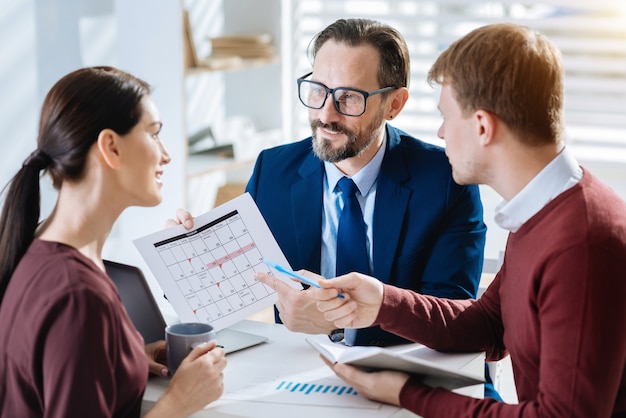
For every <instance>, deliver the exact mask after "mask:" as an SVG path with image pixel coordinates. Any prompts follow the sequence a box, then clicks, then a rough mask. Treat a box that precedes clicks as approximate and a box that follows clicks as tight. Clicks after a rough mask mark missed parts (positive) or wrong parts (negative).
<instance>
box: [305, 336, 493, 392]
mask: <svg viewBox="0 0 626 418" xmlns="http://www.w3.org/2000/svg"><path fill="white" fill-rule="evenodd" d="M324 339H325V340H326V341H324ZM306 340H307V342H308V343H309V344H310V345H311V346H312V347H313V348H315V349H316V350H317V351H319V352H320V353H321V354H322V355H323V356H324V357H325V358H326V359H327V360H328V361H330V362H331V363H345V364H350V365H352V366H355V367H358V368H360V369H363V370H366V371H374V370H398V371H402V372H406V373H409V374H414V375H417V376H420V377H421V378H422V382H423V383H424V384H426V385H428V386H431V387H442V388H445V389H449V390H454V389H458V388H461V387H465V386H472V385H477V384H481V383H484V382H485V376H484V374H483V373H478V374H476V373H470V372H467V371H465V369H466V366H468V365H469V364H470V363H473V362H474V361H481V362H484V358H485V357H484V353H442V352H439V351H436V350H432V349H430V348H428V347H426V346H424V345H422V344H405V345H401V346H394V347H372V346H366V347H360V346H359V347H357V346H354V347H349V346H346V345H343V344H336V343H332V342H330V341H328V339H327V338H325V336H324V337H320V338H317V337H307V338H306ZM468 369H470V370H471V369H472V368H468ZM474 369H476V368H475V367H474ZM479 369H480V370H481V371H482V370H483V369H482V368H479Z"/></svg>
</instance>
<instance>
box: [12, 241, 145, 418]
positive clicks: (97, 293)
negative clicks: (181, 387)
mask: <svg viewBox="0 0 626 418" xmlns="http://www.w3.org/2000/svg"><path fill="white" fill-rule="evenodd" d="M0 341H2V343H1V344H0V416H3V417H20V418H26V417H65V418H67V417H81V418H84V417H92V418H93V417H113V416H115V417H139V414H140V409H141V399H142V397H143V392H144V390H145V388H146V385H147V379H148V362H147V359H146V355H145V351H144V343H143V339H142V337H141V335H140V334H139V333H138V332H137V330H136V329H135V327H134V326H133V324H132V322H131V320H130V318H129V317H128V315H127V313H126V310H125V309H124V306H123V304H122V302H121V300H120V298H119V296H118V294H117V289H116V287H115V285H114V284H113V282H112V281H111V279H110V278H109V277H108V276H107V275H106V274H105V273H104V272H103V271H101V270H100V269H99V268H98V267H97V266H96V265H95V264H94V263H93V262H92V261H91V260H89V259H88V258H87V257H85V256H83V255H82V254H81V253H80V252H78V251H77V250H76V249H74V248H72V247H69V246H67V245H63V244H59V243H55V242H49V241H41V240H38V239H35V240H34V241H33V243H32V244H31V245H30V247H29V249H28V251H27V252H26V254H25V255H24V257H23V258H22V260H21V262H20V264H19V265H18V267H17V269H16V271H15V273H14V274H13V277H12V278H11V281H10V283H9V286H8V289H7V291H6V294H5V296H4V299H3V300H2V304H1V305H0Z"/></svg>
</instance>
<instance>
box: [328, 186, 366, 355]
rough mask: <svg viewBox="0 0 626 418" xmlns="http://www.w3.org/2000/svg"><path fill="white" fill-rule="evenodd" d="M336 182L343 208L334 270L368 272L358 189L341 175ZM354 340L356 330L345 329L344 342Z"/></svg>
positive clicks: (352, 341)
mask: <svg viewBox="0 0 626 418" xmlns="http://www.w3.org/2000/svg"><path fill="white" fill-rule="evenodd" d="M338 184H339V188H340V189H341V193H342V198H343V209H342V211H341V215H340V217H339V227H338V228H337V265H336V270H335V271H336V273H337V276H340V275H342V274H345V273H350V272H352V271H356V272H359V273H365V274H369V272H370V271H369V270H370V269H369V257H368V255H367V246H366V242H365V240H366V238H365V222H364V221H363V212H361V206H360V205H359V201H358V200H357V198H356V194H355V193H356V191H357V190H358V189H357V187H356V185H355V184H354V182H353V181H352V179H350V178H348V177H342V178H341V179H340V180H339V183H338ZM355 340H356V330H355V329H346V330H345V331H344V342H345V344H346V345H354V342H355Z"/></svg>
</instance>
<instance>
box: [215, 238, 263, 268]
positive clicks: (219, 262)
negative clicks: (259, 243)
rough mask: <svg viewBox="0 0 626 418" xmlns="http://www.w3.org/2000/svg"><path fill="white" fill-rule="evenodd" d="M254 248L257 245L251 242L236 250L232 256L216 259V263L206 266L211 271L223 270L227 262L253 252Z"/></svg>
mask: <svg viewBox="0 0 626 418" xmlns="http://www.w3.org/2000/svg"><path fill="white" fill-rule="evenodd" d="M253 248H256V244H255V243H254V242H251V243H250V244H247V245H244V246H242V247H241V248H239V249H237V250H235V251H234V252H232V253H230V254H226V255H224V256H222V257H220V258H218V259H216V260H215V261H211V262H210V263H208V264H207V265H206V266H207V267H208V268H209V269H212V268H214V267H219V268H222V266H223V265H224V263H225V262H227V261H229V260H232V259H235V258H237V257H238V256H240V255H243V254H245V253H246V252H247V251H250V250H252V249H253Z"/></svg>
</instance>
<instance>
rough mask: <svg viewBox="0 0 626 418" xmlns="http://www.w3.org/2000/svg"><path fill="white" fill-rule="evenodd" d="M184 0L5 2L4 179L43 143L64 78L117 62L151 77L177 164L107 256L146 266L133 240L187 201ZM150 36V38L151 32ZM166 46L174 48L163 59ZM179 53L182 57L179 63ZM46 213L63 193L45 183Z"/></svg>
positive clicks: (121, 225)
mask: <svg viewBox="0 0 626 418" xmlns="http://www.w3.org/2000/svg"><path fill="white" fill-rule="evenodd" d="M181 27H182V22H181V18H180V3H179V2H178V1H167V2H162V4H159V6H158V7H156V6H155V5H154V3H153V2H152V1H148V0H134V1H132V2H129V1H124V0H3V4H2V7H0V57H2V59H1V60H0V91H1V92H2V94H0V132H1V133H2V134H1V135H0V150H1V153H0V161H1V162H2V163H1V164H0V184H1V185H2V186H1V187H3V186H4V185H5V184H6V183H7V182H8V181H9V180H10V178H11V177H12V176H13V175H14V173H15V172H16V171H17V170H18V169H19V167H20V165H21V164H22V162H23V160H24V159H25V158H26V157H27V156H28V154H29V153H30V152H31V151H32V150H34V149H35V148H36V139H37V129H38V122H39V112H40V108H41V104H42V102H43V99H44V97H45V94H46V93H47V92H48V90H49V89H50V88H51V87H52V85H53V84H54V83H55V82H56V81H57V80H58V79H59V78H61V77H62V76H63V75H65V74H67V73H69V72H70V71H73V70H75V69H77V68H80V67H83V66H86V65H115V66H119V67H120V68H122V69H124V70H127V71H130V72H131V73H134V74H135V75H138V76H139V77H141V78H144V79H145V80H146V81H148V82H149V83H150V84H151V85H152V86H153V87H154V93H153V98H154V100H155V102H156V104H157V106H158V107H159V110H160V111H161V115H162V118H163V121H164V127H163V130H162V138H163V140H164V142H165V143H166V146H167V147H168V150H169V151H170V154H171V155H172V160H173V162H172V163H171V164H170V165H169V166H167V167H166V168H165V174H164V177H163V180H164V188H163V192H164V201H163V203H162V204H161V205H160V206H159V207H157V208H131V209H129V210H127V211H126V212H125V213H124V214H123V215H122V217H120V219H119V220H118V222H117V223H116V225H115V227H114V230H113V231H112V234H111V236H110V239H109V241H108V243H107V245H106V246H105V249H104V256H105V257H106V258H111V259H114V260H117V261H122V262H128V263H132V264H141V262H140V261H141V260H140V257H139V255H138V253H137V252H136V250H135V249H134V246H133V245H132V239H134V238H137V237H139V236H141V235H145V234H147V233H150V232H153V231H154V230H156V229H160V228H162V226H163V223H164V221H165V219H166V218H168V217H172V216H173V214H174V212H175V209H176V208H178V207H182V206H184V187H182V186H183V184H184V178H185V174H184V172H185V169H184V158H183V155H184V152H185V146H184V141H183V134H182V121H180V120H179V119H180V118H179V117H178V115H180V112H179V111H178V110H179V109H180V107H181V106H182V94H181V89H182V87H181V86H180V85H179V84H177V83H176V82H172V80H181V79H182V77H181V76H180V75H178V74H177V73H176V71H182V68H181V65H179V64H178V63H180V62H182V48H181V47H180V46H181V45H182V30H181ZM148 34H149V36H148ZM161 48H166V50H167V51H170V52H169V54H168V55H167V57H169V59H166V58H163V54H162V50H161ZM177 57H179V58H180V61H176V58H177ZM43 188H44V190H43V192H42V194H43V196H42V217H45V216H47V215H48V214H49V212H50V210H51V209H52V207H53V206H54V202H55V200H56V193H55V192H54V191H53V190H52V188H51V186H50V185H49V182H46V181H44V183H43Z"/></svg>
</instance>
